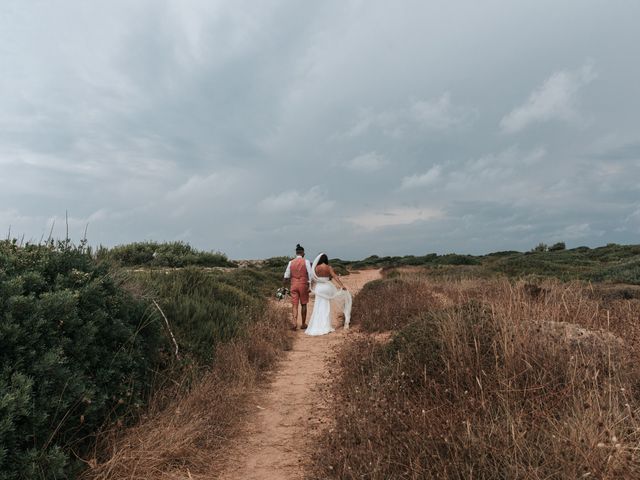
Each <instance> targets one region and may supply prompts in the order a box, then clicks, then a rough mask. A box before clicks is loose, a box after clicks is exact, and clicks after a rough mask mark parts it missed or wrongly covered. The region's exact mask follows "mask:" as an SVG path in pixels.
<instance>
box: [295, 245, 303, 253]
mask: <svg viewBox="0 0 640 480" xmlns="http://www.w3.org/2000/svg"><path fill="white" fill-rule="evenodd" d="M296 253H304V247H303V246H302V245H300V244H297V245H296Z"/></svg>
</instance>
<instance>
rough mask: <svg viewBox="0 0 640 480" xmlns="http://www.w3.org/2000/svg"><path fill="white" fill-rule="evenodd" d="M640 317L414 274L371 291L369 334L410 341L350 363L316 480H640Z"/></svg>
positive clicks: (567, 299)
mask: <svg viewBox="0 0 640 480" xmlns="http://www.w3.org/2000/svg"><path fill="white" fill-rule="evenodd" d="M408 285H410V286H411V288H412V292H411V293H412V294H413V295H415V296H416V298H417V301H416V304H419V305H420V306H421V308H420V309H416V308H415V305H416V304H412V303H411V301H409V300H408V299H407V298H406V292H403V291H401V290H402V289H406V288H407V286H408ZM381 294H384V297H383V296H382V295H381ZM398 297H400V298H403V301H402V302H401V303H400V304H395V306H393V305H384V302H388V303H389V304H391V303H393V302H394V301H395V298H398ZM426 299H429V300H428V301H427V300H426ZM638 307H640V302H639V301H638V300H636V299H624V298H623V299H621V298H619V296H616V295H613V296H611V295H609V296H607V297H606V298H603V296H602V295H600V294H599V293H598V291H597V289H594V288H592V287H591V286H589V285H585V284H578V283H573V284H564V283H560V282H555V281H546V282H544V283H543V284H540V285H535V286H534V285H528V284H526V283H524V282H518V283H513V282H509V281H507V280H460V281H438V282H437V283H436V282H434V281H432V280H429V279H428V278H426V277H424V276H419V275H416V274H415V273H412V274H405V275H400V276H399V277H397V278H394V279H392V280H387V281H385V282H381V283H380V284H379V285H373V286H372V287H371V288H369V289H367V288H365V289H364V290H363V291H362V293H360V295H359V296H358V297H356V300H355V304H354V319H355V318H358V319H360V325H361V326H362V328H363V329H364V330H366V331H370V332H375V331H380V330H384V329H385V328H387V326H388V325H390V324H392V325H394V326H395V325H397V326H400V327H401V328H400V329H399V330H397V331H396V332H395V333H394V335H393V336H392V338H391V340H390V341H389V342H388V343H386V344H380V342H378V341H375V340H373V337H372V336H365V338H362V339H360V340H356V341H354V342H353V343H352V344H350V345H348V346H347V347H346V349H345V351H344V352H343V354H342V357H341V360H340V363H341V370H342V374H341V378H339V380H338V383H337V384H336V388H335V395H336V396H337V398H336V409H335V411H336V412H337V413H336V418H335V423H334V428H333V429H332V430H331V431H330V432H328V433H327V434H326V435H325V436H324V437H323V438H322V445H321V446H320V447H319V448H318V451H319V452H322V454H319V455H318V456H317V457H316V458H315V465H316V470H315V472H314V477H315V478H340V479H356V478H357V479H389V478H394V479H404V478H406V479H423V478H442V479H476V478H477V479H500V478H505V479H506V478H508V479H543V478H544V479H574V478H598V479H632V478H640V421H639V419H638V414H640V402H639V400H640V362H639V360H640V348H639V345H640V344H639V343H638V340H639V339H640V336H639V334H640V321H639V320H640V319H639V318H638V316H639V313H638V312H639V311H640V309H639V308H638ZM417 310H419V311H417ZM389 315H391V316H393V318H394V319H395V320H393V321H391V322H390V320H389V318H388V316H389ZM354 358H357V359H358V361H357V362H354Z"/></svg>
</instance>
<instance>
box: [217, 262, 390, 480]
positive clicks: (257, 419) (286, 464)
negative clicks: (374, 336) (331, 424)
mask: <svg viewBox="0 0 640 480" xmlns="http://www.w3.org/2000/svg"><path fill="white" fill-rule="evenodd" d="M377 278H380V271H379V270H364V271H362V272H357V273H353V274H351V275H348V276H345V277H342V281H343V282H344V284H345V286H346V287H347V288H348V289H349V290H350V291H351V293H352V294H355V293H357V292H358V290H360V288H362V286H363V285H364V284H365V283H367V282H369V281H371V280H375V279H377ZM310 312H311V310H310ZM309 318H310V317H309ZM333 325H334V327H336V331H335V332H334V333H332V334H329V335H324V336H322V337H309V336H307V335H305V334H304V332H303V331H301V330H298V331H297V332H296V334H295V335H296V338H295V340H294V344H293V348H292V350H291V351H289V352H287V355H286V356H285V358H284V359H283V360H282V362H281V363H280V365H279V366H278V369H277V370H276V372H275V373H274V375H273V380H272V381H271V382H270V383H269V384H267V385H265V386H264V387H263V388H262V389H260V390H259V391H258V392H256V394H255V395H254V396H253V399H252V401H251V405H250V408H249V415H248V422H247V423H246V425H245V426H244V427H243V429H242V430H241V432H240V433H239V435H238V436H237V437H236V438H235V439H234V440H233V441H232V443H231V445H230V448H229V449H228V451H226V452H223V454H222V455H223V457H224V458H226V461H225V464H226V467H225V470H224V472H223V473H222V475H221V476H220V477H219V478H221V479H224V480H245V479H260V480H275V479H287V480H288V479H301V478H303V476H304V464H305V461H306V460H307V459H308V458H309V453H308V452H309V449H310V448H311V447H312V446H311V445H310V444H309V443H310V442H309V441H310V440H311V439H312V438H314V437H315V435H316V434H317V433H319V431H320V430H321V429H322V428H323V427H324V425H326V424H327V422H328V420H327V411H328V408H329V407H328V405H327V403H326V400H327V398H326V393H324V392H325V390H326V387H327V382H330V381H331V372H330V371H329V369H330V366H329V365H330V359H331V357H332V355H333V354H334V353H335V351H336V347H338V346H339V345H340V344H341V343H342V342H343V341H344V340H345V338H346V336H347V335H349V331H345V330H343V329H342V326H341V325H342V323H341V321H340V320H339V319H338V318H337V316H336V315H335V312H334V318H333Z"/></svg>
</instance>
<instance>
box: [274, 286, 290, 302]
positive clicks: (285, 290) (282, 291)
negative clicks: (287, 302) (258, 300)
mask: <svg viewBox="0 0 640 480" xmlns="http://www.w3.org/2000/svg"><path fill="white" fill-rule="evenodd" d="M290 294H291V292H290V291H289V289H288V288H287V287H280V288H279V289H278V291H277V292H276V298H277V299H278V300H284V299H285V297H286V296H287V295H290Z"/></svg>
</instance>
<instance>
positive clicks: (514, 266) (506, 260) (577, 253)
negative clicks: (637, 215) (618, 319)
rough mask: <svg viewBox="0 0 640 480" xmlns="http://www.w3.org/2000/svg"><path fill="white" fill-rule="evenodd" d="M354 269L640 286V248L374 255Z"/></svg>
mask: <svg viewBox="0 0 640 480" xmlns="http://www.w3.org/2000/svg"><path fill="white" fill-rule="evenodd" d="M346 264H347V265H348V266H349V267H350V268H354V269H358V268H390V267H403V266H420V267H424V268H428V269H429V270H430V271H431V273H433V274H434V275H438V276H443V275H456V276H460V275H462V276H465V277H470V276H475V277H488V276H495V275H507V276H511V277H523V276H542V277H554V278H559V279H561V280H565V281H568V280H585V281H595V282H611V283H629V284H635V285H640V245H617V244H609V245H606V246H603V247H598V248H588V247H577V248H572V249H566V248H565V245H564V243H563V242H559V243H556V244H554V245H552V246H551V247H548V246H547V245H545V244H540V245H538V246H536V247H535V248H534V249H532V250H531V251H530V252H524V253H523V252H516V251H505V252H495V253H490V254H487V255H479V256H472V255H457V254H449V255H437V254H435V253H432V254H428V255H423V256H413V255H408V256H404V257H378V256H377V255H373V256H371V257H367V258H365V259H364V260H361V261H355V262H347V263H346Z"/></svg>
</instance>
